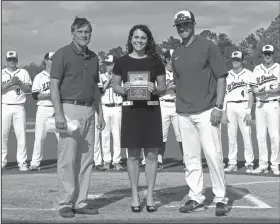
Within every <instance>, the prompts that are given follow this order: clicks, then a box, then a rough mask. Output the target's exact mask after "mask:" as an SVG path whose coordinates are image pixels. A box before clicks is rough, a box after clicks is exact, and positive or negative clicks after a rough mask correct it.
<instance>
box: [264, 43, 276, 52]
mask: <svg viewBox="0 0 280 224" xmlns="http://www.w3.org/2000/svg"><path fill="white" fill-rule="evenodd" d="M274 51H275V49H274V47H273V46H272V45H270V44H267V45H265V46H263V48H262V53H264V52H269V53H274Z"/></svg>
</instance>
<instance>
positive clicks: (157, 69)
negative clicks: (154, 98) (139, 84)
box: [155, 58, 165, 76]
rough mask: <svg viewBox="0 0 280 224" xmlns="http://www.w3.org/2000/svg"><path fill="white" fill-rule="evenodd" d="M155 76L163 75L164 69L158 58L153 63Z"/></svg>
mask: <svg viewBox="0 0 280 224" xmlns="http://www.w3.org/2000/svg"><path fill="white" fill-rule="evenodd" d="M155 75H156V76H159V75H165V68H164V65H163V63H162V61H161V60H160V58H158V59H157V61H156V63H155Z"/></svg>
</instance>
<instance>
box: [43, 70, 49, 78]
mask: <svg viewBox="0 0 280 224" xmlns="http://www.w3.org/2000/svg"><path fill="white" fill-rule="evenodd" d="M42 74H43V75H45V76H48V77H49V76H50V73H48V72H47V71H46V70H43V71H42Z"/></svg>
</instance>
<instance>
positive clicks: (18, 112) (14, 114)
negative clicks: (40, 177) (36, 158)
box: [2, 104, 27, 167]
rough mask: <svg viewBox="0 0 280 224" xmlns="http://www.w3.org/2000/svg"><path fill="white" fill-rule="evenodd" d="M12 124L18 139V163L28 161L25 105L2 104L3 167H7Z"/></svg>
mask: <svg viewBox="0 0 280 224" xmlns="http://www.w3.org/2000/svg"><path fill="white" fill-rule="evenodd" d="M12 123H13V127H14V131H15V135H16V138H17V162H18V164H22V163H24V162H26V160H27V149H26V113H25V108H24V105H23V104H19V105H9V104H2V167H3V166H6V165H7V155H8V137H9V133H10V128H11V125H12Z"/></svg>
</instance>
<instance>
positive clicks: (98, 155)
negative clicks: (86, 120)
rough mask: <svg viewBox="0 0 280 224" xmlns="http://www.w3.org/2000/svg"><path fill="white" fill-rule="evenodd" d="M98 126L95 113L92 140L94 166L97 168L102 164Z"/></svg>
mask: <svg viewBox="0 0 280 224" xmlns="http://www.w3.org/2000/svg"><path fill="white" fill-rule="evenodd" d="M97 124H98V115H97V113H95V133H94V134H95V138H94V159H93V161H94V165H95V166H98V165H101V164H102V152H101V147H100V138H101V136H100V134H101V133H100V131H99V130H98V129H97V127H96V125H97Z"/></svg>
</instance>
